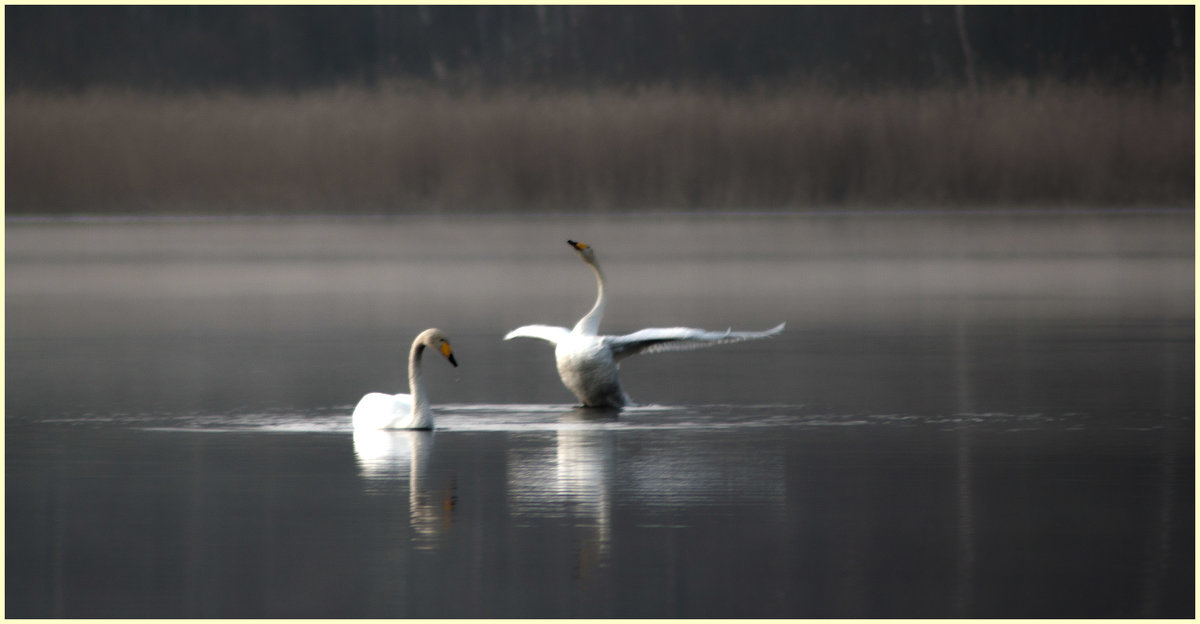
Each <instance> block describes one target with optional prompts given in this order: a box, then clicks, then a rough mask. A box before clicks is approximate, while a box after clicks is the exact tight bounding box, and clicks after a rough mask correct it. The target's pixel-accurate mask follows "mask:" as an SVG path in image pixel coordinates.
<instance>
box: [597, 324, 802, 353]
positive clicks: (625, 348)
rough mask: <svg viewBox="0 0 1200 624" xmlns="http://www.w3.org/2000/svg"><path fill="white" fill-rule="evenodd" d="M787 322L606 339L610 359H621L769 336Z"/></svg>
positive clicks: (671, 329) (643, 332)
mask: <svg viewBox="0 0 1200 624" xmlns="http://www.w3.org/2000/svg"><path fill="white" fill-rule="evenodd" d="M785 324H786V323H780V324H778V325H776V326H775V327H772V328H771V329H768V330H766V331H757V332H756V331H733V330H731V329H727V330H725V331H706V330H703V329H694V328H691V327H653V328H650V329H642V330H639V331H635V332H633V333H632V334H626V335H624V336H606V337H605V342H606V343H607V344H608V346H609V347H610V348H611V349H612V352H613V359H615V360H617V361H620V360H623V359H625V358H627V357H629V356H631V355H638V354H639V353H662V352H663V351H687V350H689V349H700V348H702V347H711V346H713V345H719V344H728V343H731V342H741V341H743V340H757V339H759V338H770V337H771V336H774V335H776V334H778V333H779V332H781V331H783V326H784V325H785Z"/></svg>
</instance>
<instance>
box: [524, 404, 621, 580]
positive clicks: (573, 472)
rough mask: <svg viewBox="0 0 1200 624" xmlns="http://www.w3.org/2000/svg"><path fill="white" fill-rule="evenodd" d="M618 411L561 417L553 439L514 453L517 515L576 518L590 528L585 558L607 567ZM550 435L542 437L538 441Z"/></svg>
mask: <svg viewBox="0 0 1200 624" xmlns="http://www.w3.org/2000/svg"><path fill="white" fill-rule="evenodd" d="M615 414H616V412H608V411H601V412H599V413H598V415H589V414H588V413H587V412H585V411H583V410H575V411H573V412H568V413H566V414H562V415H561V416H559V417H558V423H559V424H562V425H564V427H563V428H560V429H558V430H557V431H555V432H554V436H553V438H551V439H552V440H553V443H552V444H551V443H547V444H544V445H539V446H537V447H534V448H532V449H531V448H529V447H528V446H526V445H521V446H515V447H513V448H511V449H510V450H509V452H508V468H509V472H508V482H507V489H508V499H509V505H510V509H512V511H513V513H514V514H515V515H517V516H524V517H552V518H570V519H572V521H573V525H574V526H576V527H578V528H580V529H582V530H584V531H585V533H586V534H585V536H584V538H583V539H582V544H581V545H580V559H581V564H580V565H581V567H584V563H583V560H587V561H588V562H591V563H596V564H599V565H604V564H605V563H606V562H607V558H608V554H609V548H610V545H611V543H612V496H613V471H614V465H615V455H616V451H615V448H614V445H615V441H614V435H615V434H614V432H613V431H612V430H611V429H609V428H608V427H607V425H612V424H615V423H616V420H617V419H616V415H615ZM546 439H547V438H545V437H542V436H539V437H537V438H534V440H535V441H537V442H541V441H542V440H546Z"/></svg>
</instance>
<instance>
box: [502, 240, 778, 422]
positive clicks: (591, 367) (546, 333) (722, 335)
mask: <svg viewBox="0 0 1200 624" xmlns="http://www.w3.org/2000/svg"><path fill="white" fill-rule="evenodd" d="M567 243H568V244H569V245H571V247H572V248H573V249H575V251H577V252H578V253H579V257H580V258H581V259H582V260H583V261H584V262H585V263H586V264H587V265H588V266H589V267H591V269H592V271H593V272H594V273H595V274H596V282H597V284H598V287H599V293H598V294H597V296H596V303H595V305H593V306H592V309H591V311H589V312H588V313H587V314H586V315H584V317H583V318H581V319H579V322H578V323H576V324H575V327H574V328H573V329H570V330H568V329H567V328H565V327H555V326H552V325H526V326H524V327H518V328H516V329H514V330H512V331H510V332H508V335H506V336H505V337H504V339H505V340H511V339H513V338H537V339H540V340H545V341H547V342H549V343H551V344H553V345H554V358H555V361H556V363H557V365H558V375H559V377H560V378H561V379H562V382H563V385H565V386H566V387H567V389H568V390H570V391H571V393H572V394H574V395H575V397H576V398H578V399H579V401H580V402H581V403H583V405H584V406H585V407H624V406H627V405H630V404H632V401H630V400H629V396H628V395H626V394H625V391H624V390H622V389H621V380H620V377H619V376H618V375H617V367H618V366H619V365H620V364H621V361H622V360H624V359H625V358H627V357H629V356H632V355H638V354H641V353H661V352H664V351H686V350H689V349H698V348H701V347H710V346H713V345H718V344H727V343H731V342H742V341H744V340H757V339H760V338H769V337H771V336H774V335H776V334H778V333H780V332H782V331H783V326H784V323H780V324H779V325H776V326H775V327H772V328H771V329H768V330H766V331H757V332H756V331H733V330H730V329H727V330H725V331H707V330H703V329H695V328H691V327H653V328H649V329H642V330H638V331H635V332H633V333H632V334H626V335H624V336H603V335H600V333H599V330H600V319H601V318H602V317H603V316H604V308H605V305H606V304H607V303H608V299H607V296H606V295H605V292H604V286H605V282H604V273H603V272H602V271H601V270H600V265H599V264H598V263H597V262H596V252H595V250H594V249H593V248H592V247H591V246H590V245H587V244H585V243H580V242H577V241H572V240H569V241H567Z"/></svg>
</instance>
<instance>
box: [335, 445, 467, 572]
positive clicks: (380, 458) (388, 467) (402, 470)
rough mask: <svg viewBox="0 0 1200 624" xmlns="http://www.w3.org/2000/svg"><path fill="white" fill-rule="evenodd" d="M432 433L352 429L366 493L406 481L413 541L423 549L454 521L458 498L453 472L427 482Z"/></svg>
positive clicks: (435, 543) (391, 489)
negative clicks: (435, 482) (447, 475)
mask: <svg viewBox="0 0 1200 624" xmlns="http://www.w3.org/2000/svg"><path fill="white" fill-rule="evenodd" d="M433 436H434V434H433V432H431V431H400V430H374V429H362V430H359V429H356V430H355V431H354V455H355V457H356V458H357V460H358V468H359V474H360V475H361V476H362V478H363V480H364V482H365V488H364V489H365V490H366V492H367V493H368V494H377V495H391V494H394V493H395V492H396V491H397V486H398V484H399V483H400V482H401V481H406V480H407V481H408V512H409V525H410V526H411V527H412V531H413V534H412V541H413V543H414V544H415V545H416V546H417V547H418V548H422V549H432V548H437V546H438V545H439V543H440V539H441V536H442V534H444V533H445V532H447V531H448V530H450V528H451V526H452V524H453V522H454V507H455V504H456V502H457V496H456V492H457V484H456V483H455V479H454V477H453V475H452V476H450V478H449V479H447V480H446V482H445V483H437V484H435V485H431V484H430V483H428V481H429V477H428V476H427V475H426V474H425V473H426V468H427V467H428V465H429V455H430V451H431V450H432V448H433Z"/></svg>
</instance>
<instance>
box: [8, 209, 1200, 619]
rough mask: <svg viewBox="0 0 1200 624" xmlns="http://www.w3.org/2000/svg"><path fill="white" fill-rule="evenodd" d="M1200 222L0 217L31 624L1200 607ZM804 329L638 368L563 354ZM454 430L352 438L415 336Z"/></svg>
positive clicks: (978, 613)
mask: <svg viewBox="0 0 1200 624" xmlns="http://www.w3.org/2000/svg"><path fill="white" fill-rule="evenodd" d="M1192 232H1193V221H1192V216H1191V214H1190V213H1142V214H1136V215H1114V214H1094V213H1091V214H1089V213H1074V214H1041V215H1025V216H1020V217H1013V216H1003V215H965V216H957V217H951V216H945V215H942V216H931V215H874V216H847V215H826V216H791V217H754V218H751V217H727V218H705V219H692V218H686V217H672V218H655V219H647V218H616V219H608V220H598V219H570V218H565V217H563V218H545V219H533V218H499V217H497V218H480V219H465V218H457V219H454V218H451V219H415V218H414V219H398V220H368V221H361V220H359V221H353V220H243V221H237V220H233V221H229V220H224V221H223V220H214V221H186V222H172V221H128V222H73V223H61V222H53V223H24V222H21V223H13V222H10V223H9V225H8V231H7V237H6V246H7V250H6V262H7V271H6V277H7V284H6V317H7V322H6V333H7V336H6V381H7V383H6V397H5V398H6V460H5V464H6V527H7V528H6V552H7V554H6V579H7V581H6V605H7V612H6V614H7V615H8V616H10V617H48V616H53V617H387V618H392V617H577V616H578V617H706V616H715V617H799V618H808V617H1192V616H1193V615H1194V612H1193V609H1194V585H1195V583H1194V550H1195V549H1194V531H1193V528H1194V420H1193V412H1194V331H1193V327H1194V313H1193V301H1194V292H1193V291H1194V288H1193V286H1194V263H1193V257H1194V246H1193V242H1192ZM567 238H575V239H579V240H584V241H587V242H589V243H591V244H593V245H594V246H595V247H596V248H597V250H598V254H599V256H600V260H601V262H602V263H603V265H604V268H605V272H606V274H607V275H608V277H609V279H610V282H611V283H610V297H611V301H610V304H609V314H608V316H607V317H606V320H605V323H604V329H605V330H606V331H610V332H614V333H623V332H627V331H633V330H635V329H639V328H641V327H644V326H673V325H691V326H699V327H707V328H710V329H718V328H724V327H728V326H733V327H734V328H735V329H763V328H766V327H770V326H772V325H774V324H775V323H778V322H780V321H787V322H788V329H787V330H786V331H785V332H784V334H783V335H781V336H779V337H778V338H775V339H771V340H767V341H760V342H751V343H743V344H739V345H728V346H722V347H717V348H714V349H709V350H703V351H695V352H687V353H672V354H659V355H653V356H646V357H644V358H635V359H632V360H629V361H627V363H626V364H625V365H624V366H623V367H622V374H623V376H624V379H625V383H626V386H627V390H628V392H629V394H630V395H631V396H632V397H633V398H634V400H635V401H637V402H638V403H639V406H638V407H635V408H632V409H628V410H625V411H622V412H620V413H616V412H609V411H595V410H582V409H578V408H575V407H574V406H572V405H571V403H570V401H571V397H570V395H569V394H568V393H567V391H566V390H565V389H563V388H562V386H561V384H560V383H559V381H558V379H557V377H556V375H555V373H554V370H553V355H552V352H551V349H550V348H549V347H548V346H547V345H545V344H541V343H537V342H534V341H514V342H507V343H506V342H503V341H502V340H500V337H501V336H502V335H503V334H504V333H505V332H506V331H507V330H509V329H512V328H513V327H516V326H518V325H522V324H527V323H534V322H539V323H550V324H559V325H571V324H573V323H574V321H575V320H576V319H577V318H578V317H579V316H580V315H582V314H583V313H584V312H586V311H587V309H588V307H590V305H591V301H592V299H593V297H594V296H595V290H594V288H595V287H594V283H593V281H592V277H591V274H590V272H589V271H587V270H586V268H585V267H584V266H583V265H582V264H581V263H580V262H579V261H578V259H577V258H576V257H575V254H574V253H573V252H572V251H571V250H570V249H569V248H568V247H567V245H566V244H565V240H566V239H567ZM428 326H438V327H440V328H442V329H443V330H445V331H446V332H447V333H448V334H449V335H450V336H451V338H452V340H453V341H454V346H455V352H456V354H457V356H458V359H459V363H460V365H461V366H460V367H459V368H451V367H449V366H448V365H446V364H445V363H444V362H442V361H440V360H439V359H436V358H431V359H430V360H429V361H428V362H427V370H426V380H427V383H428V386H429V391H430V393H431V394H432V396H433V400H434V402H435V404H437V405H438V421H437V426H438V428H437V430H436V431H435V432H432V433H422V432H395V433H361V432H359V433H356V432H353V431H352V430H351V429H350V427H349V413H350V411H351V410H352V408H353V404H354V402H355V401H356V400H357V399H358V397H359V396H361V395H362V394H363V393H365V392H368V391H391V392H399V391H403V390H404V358H405V354H406V353H407V345H408V342H409V341H410V340H411V338H412V336H413V335H415V334H416V333H417V332H419V331H420V330H421V329H424V328H425V327H428Z"/></svg>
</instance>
